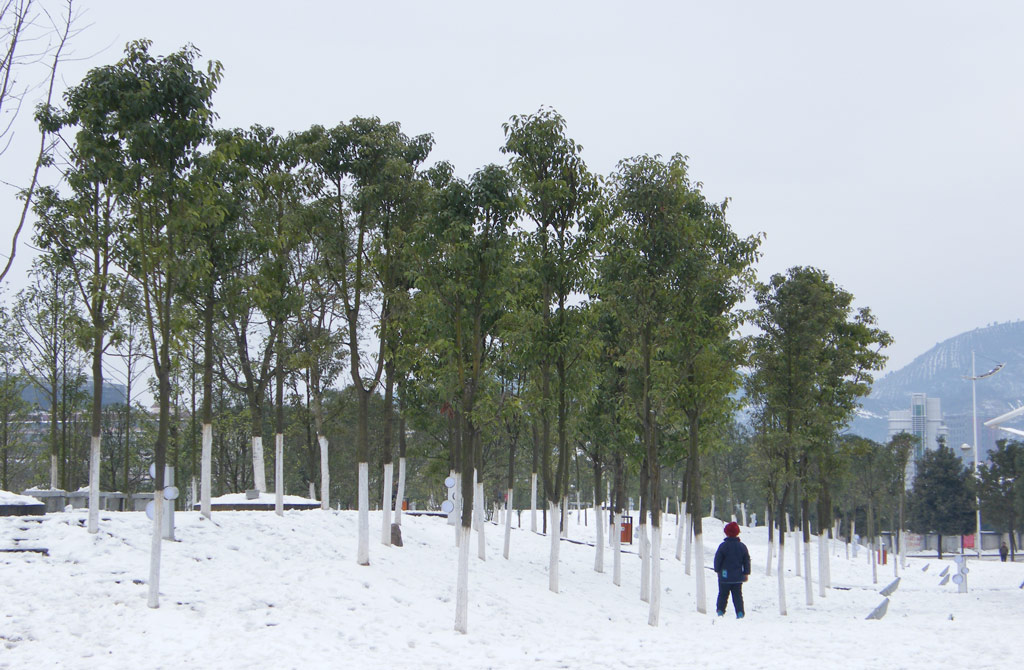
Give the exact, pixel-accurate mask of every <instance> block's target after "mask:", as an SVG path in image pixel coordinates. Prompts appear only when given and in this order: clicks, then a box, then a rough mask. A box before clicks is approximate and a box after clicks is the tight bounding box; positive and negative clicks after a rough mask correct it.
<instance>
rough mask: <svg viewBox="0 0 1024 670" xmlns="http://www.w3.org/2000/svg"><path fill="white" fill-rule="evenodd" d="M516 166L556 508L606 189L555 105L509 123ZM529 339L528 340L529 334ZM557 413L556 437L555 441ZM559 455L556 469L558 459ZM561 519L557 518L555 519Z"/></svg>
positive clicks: (529, 319) (547, 470)
mask: <svg viewBox="0 0 1024 670" xmlns="http://www.w3.org/2000/svg"><path fill="white" fill-rule="evenodd" d="M504 130H505V140H506V141H505V146H504V147H502V151H503V152H504V153H506V154H508V155H509V156H510V159H511V160H510V169H511V172H512V174H513V176H514V177H515V178H516V179H517V181H518V182H519V185H520V187H521V189H522V191H523V195H524V213H525V214H526V215H527V216H528V217H529V218H530V220H531V221H532V223H533V224H534V227H533V229H532V230H530V231H529V232H527V233H524V235H523V238H522V253H523V261H524V263H525V264H526V265H527V266H528V268H529V269H528V272H529V273H530V274H531V275H532V281H533V282H535V286H534V288H533V289H532V290H534V291H535V292H536V295H537V297H538V299H537V300H536V301H534V303H533V309H531V310H529V311H527V312H524V313H523V314H521V315H520V316H521V318H522V320H523V322H522V323H521V324H520V326H519V327H520V328H522V329H524V330H527V331H529V332H530V333H531V335H530V337H529V340H530V341H531V344H532V346H531V348H530V351H529V352H528V356H529V357H530V360H531V361H532V363H533V365H535V366H536V369H537V374H536V382H537V386H538V390H539V403H538V414H539V423H540V434H539V439H540V442H539V446H540V460H541V468H542V471H543V478H544V490H545V493H546V495H547V498H548V506H549V509H550V510H551V512H552V514H554V513H555V511H556V510H557V509H558V507H559V504H560V502H561V500H562V497H563V495H564V494H565V491H566V488H567V482H568V475H569V452H570V445H569V434H568V430H569V415H568V409H569V405H568V402H569V398H570V396H571V389H570V388H569V384H570V375H571V369H570V368H571V367H572V365H573V364H574V362H576V361H577V360H578V355H579V352H578V350H577V348H576V345H577V344H578V341H577V340H576V339H575V338H574V336H573V333H575V332H576V331H577V330H578V329H579V326H580V320H581V315H580V313H579V312H580V307H579V306H577V305H574V304H573V301H572V296H573V295H574V294H575V293H577V292H579V291H581V290H583V289H584V288H585V285H586V283H587V282H588V281H589V277H590V275H591V272H592V270H591V265H592V253H593V245H594V236H593V235H592V234H591V233H592V232H593V229H594V227H595V225H596V220H597V218H598V217H597V213H598V210H597V206H598V200H599V190H598V184H597V180H596V179H595V178H594V176H593V175H592V174H591V173H590V171H589V170H588V169H587V166H586V164H585V163H584V161H583V157H582V151H583V147H581V146H580V145H579V144H577V143H576V142H575V141H573V140H572V139H570V138H569V137H567V136H566V134H565V119H564V118H563V117H562V116H561V115H560V114H558V113H557V112H555V111H554V110H550V109H541V110H540V111H538V112H537V113H536V114H531V115H525V116H513V117H512V118H511V119H510V120H509V121H508V122H507V123H506V124H505V125H504ZM523 341H525V340H523ZM552 413H553V414H554V416H555V428H556V430H557V443H556V444H555V445H552V440H551V428H552V425H551V424H552V422H551V418H552ZM556 454H557V457H558V463H557V466H556V470H554V471H552V463H551V461H552V458H553V457H554V456H555V455H556ZM552 522H554V519H552ZM559 535H560V533H559V532H558V529H557V528H555V529H554V530H553V531H549V536H550V537H551V556H550V560H549V568H548V588H549V589H550V590H552V591H554V592H555V593H557V592H558V546H559V545H558V543H559V539H558V538H559Z"/></svg>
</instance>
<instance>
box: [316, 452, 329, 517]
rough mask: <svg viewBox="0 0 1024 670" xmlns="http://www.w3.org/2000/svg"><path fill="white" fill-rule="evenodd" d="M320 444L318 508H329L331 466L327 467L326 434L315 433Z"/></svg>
mask: <svg viewBox="0 0 1024 670" xmlns="http://www.w3.org/2000/svg"><path fill="white" fill-rule="evenodd" d="M316 441H317V443H319V444H320V509H322V510H329V509H331V468H330V467H328V466H329V463H328V452H327V436H326V435H317V436H316Z"/></svg>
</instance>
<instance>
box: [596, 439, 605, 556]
mask: <svg viewBox="0 0 1024 670" xmlns="http://www.w3.org/2000/svg"><path fill="white" fill-rule="evenodd" d="M603 508H604V487H603V486H602V483H601V461H600V460H598V459H597V458H596V457H595V458H594V549H595V551H594V572H598V573H600V572H604V514H603V513H602V510H603Z"/></svg>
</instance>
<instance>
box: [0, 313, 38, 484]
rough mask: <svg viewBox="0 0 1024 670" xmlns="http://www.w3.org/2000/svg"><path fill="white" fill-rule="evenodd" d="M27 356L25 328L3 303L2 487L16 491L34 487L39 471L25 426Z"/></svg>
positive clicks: (0, 344) (0, 316)
mask: <svg viewBox="0 0 1024 670" xmlns="http://www.w3.org/2000/svg"><path fill="white" fill-rule="evenodd" d="M25 355H26V350H25V342H24V339H23V336H22V334H21V330H20V329H19V328H18V326H17V324H16V323H15V322H14V319H13V316H12V315H11V311H10V310H9V309H8V308H6V307H3V306H0V489H2V490H5V491H11V490H13V488H14V487H13V486H12V484H13V483H15V482H18V483H21V484H22V486H21V487H20V488H27V487H28V486H31V485H32V484H31V483H30V481H29V480H30V479H31V478H32V477H33V476H34V475H35V474H36V473H35V472H34V470H35V468H34V467H33V465H34V464H33V460H34V459H33V458H32V454H31V452H30V451H29V447H30V444H29V441H28V439H27V435H26V431H25V428H26V426H27V424H28V418H29V412H30V411H31V409H32V408H31V405H30V404H29V403H28V402H26V401H25V399H24V398H22V393H23V392H24V390H25V388H26V387H27V386H28V384H29V380H28V377H27V376H26V375H25V374H24V371H23V368H22V366H23V361H24V358H25Z"/></svg>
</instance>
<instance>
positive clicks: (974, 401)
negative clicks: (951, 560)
mask: <svg viewBox="0 0 1024 670" xmlns="http://www.w3.org/2000/svg"><path fill="white" fill-rule="evenodd" d="M971 405H972V406H973V416H974V510H975V515H976V517H975V518H976V522H977V534H976V535H975V536H974V548H975V549H977V551H978V558H981V498H980V497H979V495H978V375H977V372H976V371H975V369H974V352H973V351H972V352H971Z"/></svg>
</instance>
